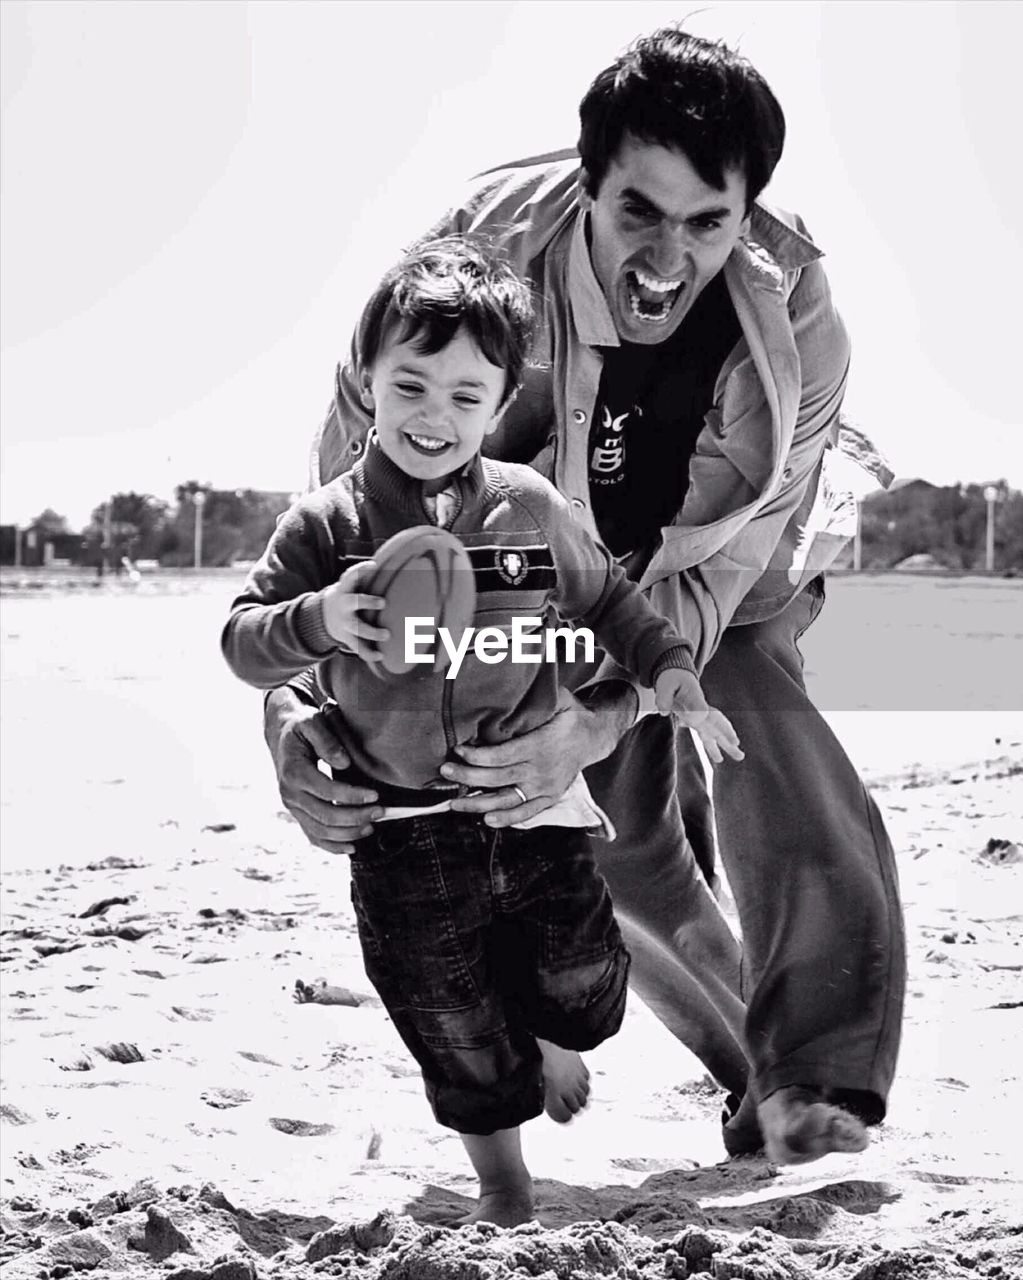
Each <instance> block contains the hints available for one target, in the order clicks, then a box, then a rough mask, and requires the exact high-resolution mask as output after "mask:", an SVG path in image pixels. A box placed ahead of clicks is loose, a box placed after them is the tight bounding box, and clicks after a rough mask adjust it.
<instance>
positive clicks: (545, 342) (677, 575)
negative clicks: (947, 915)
mask: <svg viewBox="0 0 1023 1280" xmlns="http://www.w3.org/2000/svg"><path fill="white" fill-rule="evenodd" d="M580 119H581V134H580V139H579V147H578V152H579V155H578V157H575V156H574V155H572V154H568V153H563V154H556V155H550V156H546V157H541V158H539V159H535V160H530V161H523V162H520V163H518V164H514V165H511V166H507V167H505V168H502V169H499V170H495V171H491V172H490V173H488V174H485V175H483V176H482V177H481V178H480V179H477V180H476V182H475V183H474V184H473V186H472V189H471V191H470V193H469V195H468V197H467V198H466V199H465V200H464V201H463V203H462V204H461V205H460V206H459V207H458V208H456V209H455V210H454V211H453V212H452V213H451V214H449V215H448V217H447V218H446V219H445V220H444V221H443V223H442V224H441V225H440V226H439V227H438V228H436V230H437V231H463V232H467V233H470V234H472V235H477V236H480V237H486V238H488V239H489V240H490V242H492V243H493V244H495V246H496V247H498V248H499V249H500V250H502V251H503V252H504V253H505V254H506V255H507V257H508V259H509V260H510V262H511V264H512V265H513V266H514V267H515V268H516V269H517V270H518V271H519V272H520V274H523V275H526V276H528V278H529V279H530V280H531V281H532V284H533V288H534V291H535V294H536V297H537V302H538V306H539V308H540V310H541V313H542V315H543V319H544V332H543V336H542V341H541V344H540V350H539V351H538V353H537V356H538V362H539V366H540V367H538V368H537V369H536V370H534V371H533V377H532V379H531V382H530V384H529V385H528V387H527V390H526V392H525V393H524V394H523V395H521V396H520V398H519V400H518V402H517V403H516V404H515V405H514V406H513V407H512V409H511V410H509V412H508V413H507V414H506V416H505V419H504V422H503V424H502V427H501V429H500V431H499V432H498V433H496V434H495V436H494V437H492V440H493V444H492V447H491V449H490V450H489V451H490V452H492V453H493V454H494V455H495V456H497V457H503V458H505V459H508V460H512V461H532V462H533V463H534V465H535V466H537V467H538V468H539V469H541V470H543V471H545V472H547V473H548V474H549V475H551V476H552V477H553V479H554V481H555V483H556V484H557V486H558V488H559V489H560V490H561V491H562V493H563V494H564V495H565V496H566V497H567V498H568V500H569V503H570V506H571V508H572V512H573V516H574V518H576V519H578V520H579V521H580V522H581V523H583V524H584V525H585V526H586V527H587V528H588V529H589V530H590V531H591V532H595V533H597V534H599V536H600V537H601V538H602V539H603V540H604V542H605V543H606V544H607V545H608V547H609V548H610V549H611V551H612V552H613V553H614V554H615V555H616V556H618V557H620V558H621V559H622V562H623V563H624V564H625V565H626V567H627V570H628V572H629V574H630V575H631V576H633V577H634V578H636V579H637V580H638V581H639V582H640V583H641V585H642V586H643V587H644V588H645V589H646V590H647V591H648V593H649V596H650V599H651V601H652V602H653V603H654V604H655V605H656V606H657V608H658V609H659V610H660V612H662V613H663V614H664V615H665V616H666V617H667V618H669V619H670V620H672V621H673V622H674V623H675V624H676V625H677V626H678V628H679V630H680V631H681V632H682V634H684V635H686V636H688V637H694V638H695V643H696V649H697V663H698V666H699V667H700V668H701V669H702V680H703V684H704V688H705V690H706V694H707V698H708V700H709V701H710V702H711V703H712V704H714V705H716V706H718V707H720V708H721V710H722V711H723V712H724V713H725V714H726V715H727V716H728V717H729V718H730V719H731V721H732V723H733V724H734V725H735V727H736V729H737V730H738V732H739V735H740V737H741V740H742V743H743V746H744V748H745V752H746V760H745V762H744V763H743V764H735V763H730V764H729V765H728V766H727V767H726V768H724V769H721V770H715V771H714V784H713V794H714V805H715V810H716V815H717V831H718V838H719V843H720V852H721V857H722V860H723V862H724V865H725V869H726V871H727V874H728V879H729V883H730V885H731V887H732V891H733V893H734V896H735V899H736V904H737V907H738V910H739V916H740V921H741V925H742V933H743V948H742V952H741V954H740V951H739V948H738V946H737V945H736V943H735V941H734V939H733V938H732V935H731V933H730V931H729V930H728V928H727V926H726V924H725V921H724V919H723V917H722V916H721V914H720V912H719V911H718V909H717V905H716V903H715V901H714V898H713V897H712V895H711V893H710V892H709V890H708V886H707V882H706V879H705V876H704V875H701V874H700V870H699V868H698V866H697V860H696V855H695V854H694V850H693V846H692V844H691V843H689V842H687V840H686V831H684V830H683V824H682V816H681V811H680V806H679V800H678V795H677V791H678V788H679V787H680V786H681V788H682V794H683V797H684V805H685V809H686V830H687V831H688V833H689V834H690V836H691V837H692V839H693V840H695V841H697V844H698V846H699V848H700V850H701V862H702V865H703V868H704V872H705V874H707V873H709V871H710V865H711V859H710V856H709V853H708V850H707V837H706V832H707V829H708V826H709V824H708V822H707V818H706V813H705V812H703V813H701V806H700V804H699V803H698V802H696V801H694V798H693V797H694V794H698V790H697V792H694V785H695V784H696V782H697V780H698V778H699V769H698V767H697V765H696V763H695V758H694V754H693V748H692V743H691V740H690V738H689V735H688V734H684V735H680V736H679V738H678V740H677V741H676V735H675V733H674V731H673V730H672V728H671V726H670V725H669V724H668V723H666V722H664V721H659V720H658V719H657V718H655V717H652V716H649V715H644V716H643V717H642V718H639V719H638V720H637V715H638V714H639V712H640V711H644V712H645V711H646V709H647V708H646V707H645V706H641V705H640V699H639V697H638V695H637V692H636V691H635V690H634V689H633V688H632V687H631V686H629V685H628V684H627V683H626V682H625V681H624V680H623V679H618V678H614V677H615V676H616V674H617V673H613V672H612V673H607V672H605V673H604V675H605V676H607V675H610V676H611V677H612V678H605V679H603V680H601V681H600V682H597V683H590V684H588V685H587V686H586V687H585V688H582V687H580V686H581V685H582V684H583V682H584V678H585V677H586V676H588V675H592V673H591V672H586V673H579V675H578V678H577V680H576V682H575V687H576V688H579V689H580V694H579V697H575V696H573V695H572V694H570V693H569V692H567V691H566V692H565V693H564V694H563V696H562V700H561V703H560V706H559V714H557V715H556V716H555V717H554V719H553V720H552V721H551V722H550V723H549V724H548V725H546V726H543V727H542V728H540V729H538V730H535V731H534V732H533V733H531V734H529V735H526V736H525V737H523V738H519V739H515V740H513V741H511V742H509V743H507V744H503V745H502V746H500V747H487V748H471V747H466V748H463V749H462V750H461V752H460V754H461V756H462V758H463V760H464V764H462V765H458V764H453V765H449V766H445V772H446V773H447V776H449V777H451V778H453V779H454V780H456V781H458V782H460V783H463V784H465V786H466V787H467V788H485V789H486V792H485V794H484V795H482V796H478V797H471V796H467V797H466V798H465V799H463V800H462V801H460V802H459V808H462V809H464V810H466V811H476V812H486V813H487V818H486V821H487V822H488V823H490V824H492V825H494V826H497V827H500V826H504V825H506V824H508V823H511V822H515V821H520V820H524V819H527V818H529V817H531V816H533V815H534V814H536V813H538V812H541V811H542V810H543V809H544V808H546V807H547V806H548V805H550V804H551V803H552V802H553V800H554V799H556V798H557V796H558V795H559V794H560V792H561V790H562V789H563V788H564V787H565V786H566V785H567V784H568V782H569V780H570V779H571V778H572V777H573V776H574V774H575V773H576V772H577V771H578V769H579V768H580V767H583V768H586V769H587V779H588V781H589V783H590V786H591V788H592V789H593V791H594V794H595V796H596V798H597V800H598V802H599V803H600V804H602V805H603V807H604V808H605V809H606V810H607V811H608V813H609V814H610V816H611V818H612V821H613V822H614V825H615V827H616V828H617V831H618V838H617V840H616V841H615V842H614V843H612V844H611V845H608V846H601V848H600V850H599V852H598V858H599V863H600V868H601V871H602V872H603V874H604V876H605V878H606V879H607V881H608V883H609V885H610V888H611V892H612V896H613V898H614V901H615V906H616V909H617V912H618V915H619V918H620V920H621V922H622V927H623V932H624V933H625V936H626V940H627V942H628V943H629V947H630V950H631V952H632V955H633V970H632V974H633V985H634V986H635V988H636V990H637V991H638V992H639V994H640V995H641V996H642V997H643V998H644V1000H646V1001H647V1003H648V1004H649V1005H650V1006H651V1008H652V1009H653V1010H654V1011H655V1013H657V1015H658V1016H659V1017H660V1018H661V1020H662V1021H663V1022H664V1023H665V1024H666V1025H667V1026H668V1028H669V1029H670V1030H671V1031H672V1032H673V1033H674V1034H675V1035H676V1036H677V1037H678V1038H679V1039H680V1040H682V1041H683V1043H685V1044H686V1045H687V1046H688V1047H689V1048H690V1049H692V1050H693V1051H694V1052H695V1053H696V1054H697V1055H698V1056H699V1057H700V1058H701V1059H702V1061H703V1062H704V1063H705V1064H706V1066H707V1067H708V1069H709V1070H710V1071H711V1072H712V1074H713V1075H714V1076H715V1078H716V1079H717V1080H718V1081H719V1082H720V1083H721V1084H722V1085H723V1086H724V1087H725V1088H726V1089H727V1090H728V1091H729V1093H730V1095H731V1096H730V1098H729V1102H728V1108H727V1113H726V1125H725V1130H724V1136H725V1143H726V1146H727V1148H728V1150H729V1151H730V1152H732V1153H736V1152H741V1151H746V1150H754V1149H756V1148H758V1147H759V1146H760V1145H761V1143H763V1145H764V1146H765V1147H766V1150H767V1153H768V1155H769V1156H770V1157H771V1158H772V1159H773V1160H775V1161H779V1162H789V1163H794V1162H799V1161H804V1160H810V1159H815V1158H817V1157H818V1156H820V1155H823V1154H825V1153H827V1152H829V1151H851V1150H861V1149H862V1148H863V1147H864V1146H866V1144H867V1136H866V1131H865V1128H864V1124H870V1123H876V1122H878V1121H880V1120H881V1119H882V1118H883V1116H884V1113H885V1105H886V1096H887V1092H888V1089H889V1086H890V1084H891V1080H892V1076H893V1073H894V1068H895V1058H896V1053H897V1048H898V1040H899V1033H900V1023H901V1008H902V993H903V985H904V974H905V963H904V949H903V938H902V925H901V915H900V910H899V905H898V895H897V887H896V877H895V867H894V858H893V854H892V849H891V846H890V843H889V841H888V839H887V836H886V835H885V832H884V829H883V826H882V824H881V820H880V817H879V815H878V812H877V809H876V807H875V806H874V804H873V802H872V800H871V799H870V798H869V796H867V794H866V792H865V790H864V788H863V786H862V784H861V782H860V780H859V778H858V777H857V776H856V773H855V771H854V770H853V768H852V766H851V764H850V763H849V761H848V759H847V758H846V756H845V754H844V752H843V751H842V748H841V746H840V745H839V743H838V742H837V740H836V739H835V738H834V736H833V735H832V734H831V732H830V730H829V729H828V727H827V725H826V723H825V722H824V720H823V718H822V717H821V716H820V714H819V713H818V712H817V711H816V709H815V708H814V707H813V706H812V704H811V703H810V701H809V699H808V698H807V695H806V691H805V688H804V686H803V680H802V660H801V658H800V655H799V652H798V649H797V644H796V642H797V640H798V638H799V636H800V635H801V634H802V632H803V631H804V630H805V629H806V627H807V626H809V624H810V623H811V622H812V621H813V619H814V618H815V617H816V614H817V612H818V611H819V609H820V607H821V603H822V598H823V585H822V581H823V580H822V577H821V570H822V568H823V567H824V565H826V564H827V563H828V561H829V560H830V559H831V558H832V557H833V555H834V552H835V550H836V548H837V546H839V545H841V542H842V541H843V540H844V538H843V537H842V536H836V532H835V528H834V526H835V518H834V517H835V515H836V514H838V515H841V512H840V511H837V512H836V502H835V495H834V493H833V491H832V489H831V487H830V485H829V484H828V480H827V469H826V463H827V456H828V452H829V450H830V448H831V447H833V446H835V445H836V444H842V443H855V442H854V441H852V436H851V434H849V433H846V432H843V431H842V430H841V429H840V425H839V409H840V405H841V401H842V395H843V392H844V389H845V383H846V376H847V370H848V357H849V347H848V340H847V337H846V334H845V330H844V328H843V326H842V323H841V321H840V319H839V318H838V316H837V314H836V312H835V310H834V308H833V305H832V303H831V298H830V294H829V291H828V285H827V281H826V279H825V276H824V273H823V270H822V268H821V266H820V262H819V259H820V256H821V254H820V251H819V250H818V249H816V248H815V246H814V245H813V243H812V242H811V241H810V239H809V238H808V236H807V234H806V232H805V229H804V227H803V225H802V223H801V222H800V221H799V220H798V219H796V218H792V217H790V216H787V215H782V214H779V213H775V212H771V211H770V210H768V209H767V208H766V207H765V206H763V205H762V204H760V203H758V202H757V198H758V196H759V195H760V192H761V191H762V189H763V188H764V186H765V185H766V183H767V181H768V179H769V178H770V176H771V173H772V172H773V169H774V167H775V165H776V164H777V161H778V159H779V157H780V155H781V149H782V143H783V140H784V118H783V115H782V112H781V108H780V107H779V105H778V103H777V101H776V100H775V98H774V96H773V94H772V93H771V91H770V89H769V88H768V86H767V85H766V83H765V82H764V81H763V79H762V78H761V76H760V75H759V73H757V72H756V70H755V69H754V68H753V67H752V66H750V64H749V63H748V62H746V60H745V59H742V58H740V57H738V56H736V55H735V54H734V53H732V52H731V51H730V50H728V49H727V48H726V47H724V46H723V45H720V44H715V43H711V42H708V41H704V40H701V39H698V38H696V37H693V36H690V35H687V34H686V33H684V32H682V31H680V30H678V29H676V28H666V29H664V30H661V31H657V32H655V33H653V34H652V35H651V36H648V37H645V38H643V39H640V40H639V41H637V42H636V44H635V45H634V46H633V47H632V48H631V49H630V50H628V51H627V52H626V53H625V54H624V55H623V56H622V57H621V58H619V59H618V60H617V61H616V62H615V63H614V64H613V65H612V66H610V67H608V68H607V69H606V70H605V71H603V72H601V74H600V75H599V76H598V77H597V79H596V80H595V81H594V83H593V85H592V86H591V88H590V90H589V92H588V93H587V95H586V97H585V98H584V100H583V102H582V104H581V107H580ZM359 376H360V371H359V369H358V367H357V361H355V359H354V357H353V360H351V361H349V364H348V365H347V366H346V367H345V369H344V370H339V373H338V380H337V388H336V396H335V401H334V403H333V405H332V406H331V409H330V412H329V414H328V417H327V420H326V422H325V423H324V425H323V427H322V428H321V431H320V433H319V434H318V436H317V438H316V442H315V446H314V451H313V460H312V477H313V481H314V483H320V482H323V481H325V480H327V479H329V478H330V477H331V476H333V475H336V474H338V473H339V472H341V471H343V470H346V469H347V468H348V467H350V466H351V465H352V464H353V462H354V461H355V460H356V459H357V458H358V457H359V456H360V454H361V452H362V450H363V445H364V441H365V437H366V434H367V431H368V429H369V426H370V420H369V418H368V416H367V414H366V412H365V410H364V409H363V408H362V407H361V405H360V403H359V398H358V389H359ZM343 712H344V709H343V708H340V709H339V711H338V712H317V711H316V710H315V703H312V700H311V699H310V696H309V694H308V693H307V692H305V691H304V690H302V689H293V690H283V691H278V692H277V693H275V694H273V695H271V696H270V698H269V699H268V704H267V725H266V732H267V740H268V742H269V744H270V746H271V750H272V752H273V755H274V759H275V764H276V767H277V771H278V775H279V778H280V782H281V794H282V797H283V799H284V802H285V804H287V805H288V807H289V808H290V809H291V811H292V812H293V813H294V814H295V816H296V817H297V818H298V820H299V822H300V823H301V824H302V827H303V830H304V831H305V832H306V834H307V836H308V837H309V838H310V839H311V840H312V841H313V842H314V843H316V844H318V845H320V846H322V847H324V848H327V849H332V850H335V851H339V852H347V851H350V849H351V845H352V841H353V840H354V839H356V838H357V837H358V836H359V835H360V834H361V833H362V832H364V831H365V830H366V829H368V824H369V823H371V821H372V819H373V816H374V814H375V812H376V809H375V808H374V804H373V801H374V800H375V796H373V795H372V793H369V792H366V791H365V790H361V789H359V788H355V787H346V786H345V785H344V784H342V783H333V784H332V783H330V782H328V781H327V780H326V778H325V777H323V776H322V775H321V774H320V773H319V772H318V771H317V770H316V768H315V761H316V759H317V758H322V759H325V760H327V761H328V762H329V763H331V764H333V765H335V766H337V767H341V768H343V767H344V766H345V764H346V762H347V759H346V757H345V754H344V752H343V750H341V748H340V746H339V744H338V741H337V737H336V734H335V733H334V732H332V729H331V725H332V723H333V722H332V720H331V716H332V715H335V714H340V715H342V716H343ZM566 1070H567V1072H568V1076H569V1083H568V1085H567V1086H566V1089H565V1093H566V1095H569V1094H571V1093H572V1092H573V1090H574V1092H575V1096H576V1100H578V1096H579V1092H580V1090H579V1089H578V1078H577V1077H573V1074H572V1073H573V1070H577V1068H573V1067H572V1065H571V1064H569V1065H568V1067H567V1068H566ZM740 1100H741V1103H740ZM572 1109H574V1107H573V1104H572V1103H571V1102H569V1103H568V1110H569V1111H571V1110H572Z"/></svg>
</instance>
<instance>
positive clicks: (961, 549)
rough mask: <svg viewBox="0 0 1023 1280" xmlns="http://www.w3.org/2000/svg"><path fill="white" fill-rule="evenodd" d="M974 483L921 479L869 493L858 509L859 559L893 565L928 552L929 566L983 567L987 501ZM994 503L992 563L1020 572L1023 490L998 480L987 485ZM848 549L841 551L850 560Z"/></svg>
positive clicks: (1000, 569) (959, 569) (885, 566)
mask: <svg viewBox="0 0 1023 1280" xmlns="http://www.w3.org/2000/svg"><path fill="white" fill-rule="evenodd" d="M987 487H988V486H986V485H979V484H967V485H950V486H948V487H947V488H942V487H939V486H937V485H932V484H928V483H927V482H926V481H925V480H912V481H909V482H908V483H903V484H899V483H896V484H895V485H894V486H893V487H892V488H891V489H889V490H888V491H887V492H879V493H872V494H870V495H869V496H868V497H867V498H866V499H865V501H864V503H863V506H862V513H861V522H860V536H861V540H862V552H861V564H862V567H863V568H864V569H873V570H875V571H876V570H881V569H893V568H895V567H896V566H897V565H899V564H901V563H902V562H903V561H904V560H908V559H909V557H910V556H931V557H932V558H933V560H934V563H935V567H936V568H941V569H949V570H953V571H955V572H959V573H969V572H977V571H982V570H983V569H984V555H985V541H986V536H987V502H986V500H985V498H984V491H985V489H986V488H987ZM991 487H992V488H994V489H995V490H996V491H997V493H998V498H997V501H996V502H995V504H994V549H995V557H994V560H995V569H996V571H997V572H999V573H1006V572H1011V573H1016V574H1019V573H1023V493H1020V492H1018V491H1017V490H1014V489H1010V488H1009V486H1008V484H1007V483H1006V482H1005V481H1004V480H1003V481H1000V482H999V483H998V484H995V485H993V486H991ZM851 560H852V552H851V549H848V550H847V551H846V552H845V553H844V554H843V563H845V564H848V563H851Z"/></svg>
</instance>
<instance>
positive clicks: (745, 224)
mask: <svg viewBox="0 0 1023 1280" xmlns="http://www.w3.org/2000/svg"><path fill="white" fill-rule="evenodd" d="M752 221H753V210H752V209H751V210H750V211H749V213H747V214H746V216H745V218H743V220H742V222H740V223H739V239H740V240H748V239H749V231H750V224H751V223H752Z"/></svg>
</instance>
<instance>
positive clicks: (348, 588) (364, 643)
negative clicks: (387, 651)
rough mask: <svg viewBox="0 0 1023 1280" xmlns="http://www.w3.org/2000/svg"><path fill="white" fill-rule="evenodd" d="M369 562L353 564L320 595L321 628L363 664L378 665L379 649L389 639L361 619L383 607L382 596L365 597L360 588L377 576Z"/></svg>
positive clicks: (379, 630) (381, 629) (381, 631)
mask: <svg viewBox="0 0 1023 1280" xmlns="http://www.w3.org/2000/svg"><path fill="white" fill-rule="evenodd" d="M376 569H377V567H376V565H375V564H374V563H373V561H372V560H365V561H363V562H362V563H361V564H353V565H351V566H349V568H347V569H346V570H345V571H344V573H343V574H342V575H341V577H340V578H339V579H338V580H337V582H335V583H332V584H331V586H329V587H325V588H324V589H323V591H322V592H321V593H320V599H321V600H322V602H323V625H324V626H325V627H326V628H327V631H328V632H329V633H330V635H331V636H332V637H333V639H335V640H336V641H337V642H338V644H343V645H344V646H345V647H346V648H348V649H351V651H352V652H353V653H354V654H357V655H358V656H359V657H360V658H362V660H363V661H364V662H379V661H380V649H379V646H380V645H381V644H383V642H384V641H385V640H386V639H387V637H388V632H387V631H386V629H385V628H383V627H375V626H374V625H373V624H372V623H371V622H368V621H367V620H366V619H365V618H364V617H362V616H361V615H362V614H363V613H366V612H375V611H376V610H378V609H382V608H383V607H384V598H383V596H371V595H366V594H365V593H364V592H363V591H362V588H363V587H364V586H365V584H366V583H367V582H368V581H369V579H370V578H372V576H373V574H374V573H376Z"/></svg>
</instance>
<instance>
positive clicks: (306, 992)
mask: <svg viewBox="0 0 1023 1280" xmlns="http://www.w3.org/2000/svg"><path fill="white" fill-rule="evenodd" d="M292 999H293V1000H294V1001H295V1003H296V1004H343V1005H346V1006H347V1007H348V1008H350V1009H357V1008H358V1007H359V1005H362V1004H375V1003H378V1001H376V1000H375V998H374V997H373V996H371V995H365V994H364V993H363V992H361V991H349V990H348V988H347V987H335V986H333V985H332V984H331V983H329V982H328V981H327V979H326V978H317V979H316V981H315V982H303V981H302V979H301V978H297V979H296V980H295V990H294V992H293V994H292Z"/></svg>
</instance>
